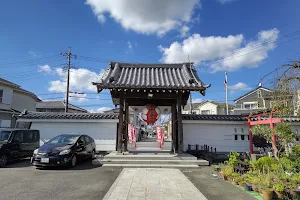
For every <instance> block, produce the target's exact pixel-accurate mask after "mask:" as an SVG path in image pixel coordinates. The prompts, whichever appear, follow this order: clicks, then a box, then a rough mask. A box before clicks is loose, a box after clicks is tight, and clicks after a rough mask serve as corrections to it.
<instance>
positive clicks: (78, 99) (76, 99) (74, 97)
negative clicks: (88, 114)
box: [69, 93, 88, 102]
mask: <svg viewBox="0 0 300 200" xmlns="http://www.w3.org/2000/svg"><path fill="white" fill-rule="evenodd" d="M69 96H70V98H69V100H70V101H74V102H84V101H87V100H88V99H87V94H72V93H71V94H70V95H69Z"/></svg>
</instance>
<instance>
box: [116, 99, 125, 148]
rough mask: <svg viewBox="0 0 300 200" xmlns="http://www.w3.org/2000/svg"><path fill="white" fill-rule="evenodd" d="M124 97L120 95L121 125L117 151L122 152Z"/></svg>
mask: <svg viewBox="0 0 300 200" xmlns="http://www.w3.org/2000/svg"><path fill="white" fill-rule="evenodd" d="M123 123H124V98H123V95H121V97H120V109H119V126H118V146H117V151H118V152H119V153H122V143H123V126H124V124H123Z"/></svg>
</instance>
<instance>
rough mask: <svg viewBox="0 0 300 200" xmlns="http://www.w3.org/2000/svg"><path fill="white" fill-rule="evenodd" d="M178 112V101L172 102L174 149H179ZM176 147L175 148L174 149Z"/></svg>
mask: <svg viewBox="0 0 300 200" xmlns="http://www.w3.org/2000/svg"><path fill="white" fill-rule="evenodd" d="M176 119H177V112H176V103H175V102H174V103H173V104H172V151H173V152H174V150H175V151H177V150H178V148H177V147H178V145H177V121H176ZM174 148H175V149H174Z"/></svg>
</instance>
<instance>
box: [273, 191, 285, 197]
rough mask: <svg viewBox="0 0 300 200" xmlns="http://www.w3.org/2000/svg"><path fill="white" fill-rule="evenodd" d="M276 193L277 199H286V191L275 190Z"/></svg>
mask: <svg viewBox="0 0 300 200" xmlns="http://www.w3.org/2000/svg"><path fill="white" fill-rule="evenodd" d="M275 194H276V196H277V198H276V199H284V198H285V191H280V192H279V191H276V190H275Z"/></svg>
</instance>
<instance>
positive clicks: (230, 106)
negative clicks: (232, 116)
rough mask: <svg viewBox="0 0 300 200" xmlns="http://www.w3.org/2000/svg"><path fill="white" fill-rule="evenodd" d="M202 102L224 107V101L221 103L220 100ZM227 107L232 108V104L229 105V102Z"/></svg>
mask: <svg viewBox="0 0 300 200" xmlns="http://www.w3.org/2000/svg"><path fill="white" fill-rule="evenodd" d="M204 103H212V104H215V105H217V106H219V107H221V108H225V107H226V103H222V102H216V101H206V102H204ZM203 105H204V104H203ZM228 108H229V109H233V108H234V106H233V105H231V104H228Z"/></svg>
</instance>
